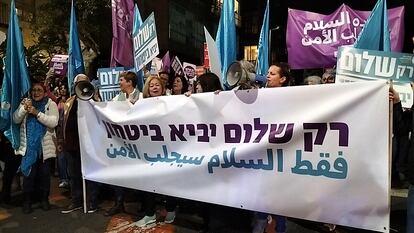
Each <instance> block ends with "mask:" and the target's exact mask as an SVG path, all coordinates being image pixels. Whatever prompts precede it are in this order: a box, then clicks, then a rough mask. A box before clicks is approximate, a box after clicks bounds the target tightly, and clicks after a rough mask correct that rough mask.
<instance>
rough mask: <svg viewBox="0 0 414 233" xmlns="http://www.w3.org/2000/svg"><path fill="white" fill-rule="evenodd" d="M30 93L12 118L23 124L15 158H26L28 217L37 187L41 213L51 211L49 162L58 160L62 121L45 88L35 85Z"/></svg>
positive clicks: (24, 162) (24, 165)
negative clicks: (58, 129)
mask: <svg viewBox="0 0 414 233" xmlns="http://www.w3.org/2000/svg"><path fill="white" fill-rule="evenodd" d="M30 92H31V98H30V99H29V98H26V99H24V100H23V101H22V102H21V104H20V106H19V107H18V109H17V110H16V111H15V112H14V115H13V120H14V122H15V123H16V124H20V147H19V148H18V150H17V151H16V154H20V155H22V156H23V157H22V162H21V165H20V169H21V171H22V173H23V175H24V178H23V192H24V203H23V213H25V214H28V213H30V212H32V207H31V198H32V194H33V191H34V190H35V185H36V186H37V187H38V189H39V191H40V197H41V207H42V209H43V210H49V209H50V205H49V192H50V158H53V157H56V147H55V144H54V142H53V138H55V137H56V135H55V127H56V126H57V124H58V120H59V112H58V108H57V105H56V103H55V102H53V101H52V100H51V99H49V98H48V97H47V96H46V87H45V86H44V85H43V84H41V83H33V84H32V88H31V90H30ZM36 182H39V184H37V183H36Z"/></svg>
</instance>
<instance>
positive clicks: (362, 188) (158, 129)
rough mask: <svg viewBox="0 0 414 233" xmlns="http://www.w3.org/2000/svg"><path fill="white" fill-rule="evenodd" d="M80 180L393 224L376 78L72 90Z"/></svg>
mask: <svg viewBox="0 0 414 233" xmlns="http://www.w3.org/2000/svg"><path fill="white" fill-rule="evenodd" d="M78 114H79V115H78V120H79V123H78V124H79V137H80V142H81V152H82V164H83V174H84V175H85V178H86V179H88V180H94V181H99V182H103V183H108V184H114V185H120V186H125V187H129V188H134V189H140V190H145V191H150V192H156V193H161V194H167V195H171V196H176V197H181V198H186V199H192V200H198V201H203V202H210V203H216V204H220V205H226V206H232V207H236V208H242V209H249V210H255V211H260V212H266V213H274V214H279V215H283V216H290V217H295V218H302V219H308V220H313V221H320V222H327V223H334V224H339V225H345V226H352V227H357V228H363V229H369V230H376V231H388V230H389V181H388V180H389V179H388V174H389V170H388V162H389V161H388V139H389V136H388V135H389V132H388V124H389V118H388V86H387V85H386V84H385V82H384V81H373V82H359V83H348V84H332V85H314V86H299V87H284V88H269V89H259V90H257V89H256V90H249V91H237V92H233V91H227V92H220V93H219V94H218V95H215V94H213V93H203V94H193V95H191V96H190V97H186V96H183V95H181V96H164V97H155V98H148V99H143V100H139V101H138V102H137V103H136V104H135V105H133V106H130V105H129V104H128V103H126V102H125V103H124V102H106V103H95V102H93V101H89V102H83V101H79V112H78Z"/></svg>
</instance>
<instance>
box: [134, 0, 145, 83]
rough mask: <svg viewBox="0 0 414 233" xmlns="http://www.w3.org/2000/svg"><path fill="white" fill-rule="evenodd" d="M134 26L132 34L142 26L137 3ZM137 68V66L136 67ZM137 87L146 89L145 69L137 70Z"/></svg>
mask: <svg viewBox="0 0 414 233" xmlns="http://www.w3.org/2000/svg"><path fill="white" fill-rule="evenodd" d="M133 25H134V26H133V28H132V35H135V34H136V33H138V29H139V27H141V25H142V18H141V14H140V13H139V9H138V6H137V4H135V8H134V24H133ZM135 69H136V68H135ZM136 72H137V77H138V80H137V87H138V89H139V90H140V91H143V90H144V71H142V69H141V70H137V71H136Z"/></svg>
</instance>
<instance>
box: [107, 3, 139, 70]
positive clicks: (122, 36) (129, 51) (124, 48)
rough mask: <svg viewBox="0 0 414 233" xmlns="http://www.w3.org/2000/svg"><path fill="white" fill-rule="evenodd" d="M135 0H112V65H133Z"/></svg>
mask: <svg viewBox="0 0 414 233" xmlns="http://www.w3.org/2000/svg"><path fill="white" fill-rule="evenodd" d="M133 22H134V0H116V1H112V34H113V35H112V51H111V67H116V66H124V67H133V66H134V59H133V53H134V48H133V45H132V28H133Z"/></svg>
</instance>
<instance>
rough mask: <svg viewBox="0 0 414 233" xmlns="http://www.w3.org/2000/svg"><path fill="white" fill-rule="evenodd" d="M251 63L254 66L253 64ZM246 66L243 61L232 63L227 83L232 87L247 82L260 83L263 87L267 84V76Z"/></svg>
mask: <svg viewBox="0 0 414 233" xmlns="http://www.w3.org/2000/svg"><path fill="white" fill-rule="evenodd" d="M245 63H246V62H245ZM250 64H251V63H250ZM251 65H252V66H253V64H251ZM244 66H245V65H243V63H242V62H238V61H237V62H233V63H231V64H230V66H229V68H228V69H227V74H226V80H225V84H226V85H227V86H228V87H229V88H230V89H233V88H235V87H236V86H240V85H242V84H245V83H258V84H259V85H260V86H262V87H264V86H265V85H266V76H264V75H258V74H255V73H252V72H249V71H248V69H247V67H244Z"/></svg>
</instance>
